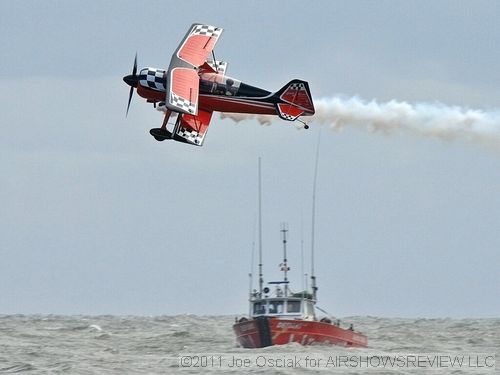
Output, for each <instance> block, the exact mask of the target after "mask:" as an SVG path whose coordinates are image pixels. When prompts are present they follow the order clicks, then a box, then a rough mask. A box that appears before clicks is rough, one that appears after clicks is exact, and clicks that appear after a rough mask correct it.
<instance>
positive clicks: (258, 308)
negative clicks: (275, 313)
mask: <svg viewBox="0 0 500 375" xmlns="http://www.w3.org/2000/svg"><path fill="white" fill-rule="evenodd" d="M253 313H254V314H255V315H259V314H265V313H266V305H265V304H262V303H260V302H257V303H254V304H253Z"/></svg>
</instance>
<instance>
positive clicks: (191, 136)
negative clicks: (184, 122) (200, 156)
mask: <svg viewBox="0 0 500 375" xmlns="http://www.w3.org/2000/svg"><path fill="white" fill-rule="evenodd" d="M177 134H178V135H179V136H180V137H182V138H184V139H186V140H187V141H189V142H191V143H194V144H196V145H201V144H202V143H203V138H204V137H205V135H204V134H203V135H201V134H200V133H198V132H197V131H195V130H191V129H188V128H180V129H179V131H178V132H177Z"/></svg>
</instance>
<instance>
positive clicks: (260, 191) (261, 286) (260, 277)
mask: <svg viewBox="0 0 500 375" xmlns="http://www.w3.org/2000/svg"><path fill="white" fill-rule="evenodd" d="M260 159H261V158H260V156H259V298H262V290H263V284H264V279H263V278H262V177H261V171H260V170H261V166H260V164H261V160H260Z"/></svg>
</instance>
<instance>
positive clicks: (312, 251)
mask: <svg viewBox="0 0 500 375" xmlns="http://www.w3.org/2000/svg"><path fill="white" fill-rule="evenodd" d="M320 140H321V129H320V131H319V133H318V143H317V144H316V160H315V163H314V180H313V194H312V223H311V288H312V295H313V300H315V301H316V293H317V291H318V287H317V286H316V275H315V274H314V225H315V220H316V181H317V178H318V160H319V145H320Z"/></svg>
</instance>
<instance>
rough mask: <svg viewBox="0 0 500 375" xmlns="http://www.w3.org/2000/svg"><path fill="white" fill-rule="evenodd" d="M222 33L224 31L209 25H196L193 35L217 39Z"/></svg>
mask: <svg viewBox="0 0 500 375" xmlns="http://www.w3.org/2000/svg"><path fill="white" fill-rule="evenodd" d="M221 32H222V29H221V28H219V27H215V26H209V25H196V26H195V27H194V29H193V31H192V32H191V34H192V35H206V36H209V37H215V38H218V37H219V35H220V33H221Z"/></svg>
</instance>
